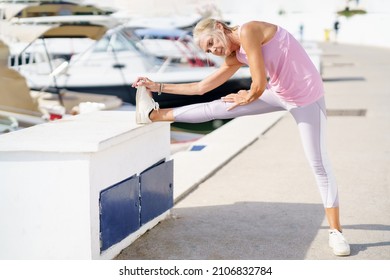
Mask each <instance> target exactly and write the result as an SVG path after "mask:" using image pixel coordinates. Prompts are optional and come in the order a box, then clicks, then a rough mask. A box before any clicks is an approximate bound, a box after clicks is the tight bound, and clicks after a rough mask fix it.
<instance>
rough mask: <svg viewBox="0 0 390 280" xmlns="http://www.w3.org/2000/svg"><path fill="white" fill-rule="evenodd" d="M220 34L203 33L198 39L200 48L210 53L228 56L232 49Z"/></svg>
mask: <svg viewBox="0 0 390 280" xmlns="http://www.w3.org/2000/svg"><path fill="white" fill-rule="evenodd" d="M220 37H221V36H213V35H204V36H202V37H201V39H200V41H199V46H200V48H201V49H202V50H203V51H205V52H206V53H212V54H214V55H217V56H229V55H230V54H231V53H232V50H231V49H230V47H229V45H230V44H229V42H224V41H223V40H222V38H220Z"/></svg>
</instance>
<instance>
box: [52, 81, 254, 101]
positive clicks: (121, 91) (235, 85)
mask: <svg viewBox="0 0 390 280" xmlns="http://www.w3.org/2000/svg"><path fill="white" fill-rule="evenodd" d="M250 84H251V79H250V78H240V79H231V80H228V81H227V82H226V83H224V84H223V85H221V86H219V87H217V88H215V89H214V90H212V91H210V92H208V93H206V94H204V95H180V94H164V93H163V94H161V95H158V94H157V93H153V98H154V100H155V101H156V102H158V103H159V105H160V108H174V107H180V106H185V105H189V104H195V103H203V102H209V101H213V100H216V99H219V98H221V97H223V96H226V95H227V94H230V93H235V92H238V91H239V90H241V89H249V88H250ZM66 89H67V90H70V91H76V92H80V93H82V92H85V93H95V94H105V95H114V96H117V97H119V98H120V99H122V100H123V102H125V103H130V104H133V105H135V94H136V89H135V88H133V87H131V86H130V85H126V86H125V85H112V86H110V85H106V86H73V87H69V86H67V87H66ZM49 90H50V89H49ZM52 90H53V91H55V89H52Z"/></svg>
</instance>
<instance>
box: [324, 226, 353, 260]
mask: <svg viewBox="0 0 390 280" xmlns="http://www.w3.org/2000/svg"><path fill="white" fill-rule="evenodd" d="M329 246H330V247H331V248H332V249H333V253H334V254H335V255H336V256H349V255H350V254H351V249H350V247H349V244H348V241H347V240H346V239H345V237H344V236H343V234H342V233H341V232H340V231H338V230H337V229H331V230H329Z"/></svg>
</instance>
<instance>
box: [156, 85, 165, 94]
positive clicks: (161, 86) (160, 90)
mask: <svg viewBox="0 0 390 280" xmlns="http://www.w3.org/2000/svg"><path fill="white" fill-rule="evenodd" d="M163 88H164V84H163V83H160V88H159V90H158V93H157V94H158V95H161V93H162V91H163Z"/></svg>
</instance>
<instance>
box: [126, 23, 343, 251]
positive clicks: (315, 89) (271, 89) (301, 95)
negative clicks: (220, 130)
mask: <svg viewBox="0 0 390 280" xmlns="http://www.w3.org/2000/svg"><path fill="white" fill-rule="evenodd" d="M193 33H194V39H195V42H196V43H197V44H198V46H199V47H200V48H201V49H202V50H204V51H205V52H207V53H212V54H214V55H217V56H223V57H225V61H224V63H223V65H222V66H221V67H220V68H219V69H218V70H216V71H215V72H214V73H213V74H211V75H210V76H208V77H207V78H205V79H204V80H202V81H199V82H194V83H186V84H166V83H164V84H162V83H158V82H154V81H151V80H150V79H148V78H147V77H139V78H138V79H137V80H136V81H135V82H134V83H133V85H132V86H133V87H138V88H139V90H140V89H141V88H143V89H146V91H145V92H143V93H140V92H139V93H137V105H136V107H137V110H136V118H137V123H150V122H154V121H175V122H189V123H198V122H205V121H210V120H213V119H232V118H235V117H239V116H244V115H254V114H264V113H269V112H273V111H280V110H287V111H289V112H290V113H291V115H292V116H293V117H294V119H295V120H296V123H297V126H298V129H299V132H300V135H301V139H302V143H303V147H304V151H305V154H306V157H307V159H308V161H309V163H310V165H311V167H312V169H313V172H314V175H315V177H316V181H317V184H318V187H319V190H320V195H321V198H322V201H323V205H324V208H325V214H326V217H327V220H328V223H329V226H330V229H329V245H330V247H331V248H332V249H333V253H334V254H335V255H338V256H346V255H349V254H350V247H349V244H348V242H347V241H346V239H345V238H344V236H343V234H342V228H341V225H340V219H339V199H338V188H337V184H336V181H335V178H334V173H333V171H332V169H331V164H330V162H329V159H328V157H327V155H326V147H325V132H326V131H325V130H326V108H325V101H324V88H323V83H322V79H321V76H320V74H319V73H318V71H317V69H316V68H315V66H314V65H313V63H312V62H311V60H310V58H309V56H308V55H307V54H306V52H305V50H304V49H303V48H302V46H301V45H300V44H299V42H298V41H297V40H296V39H295V38H294V37H293V36H292V35H291V34H290V33H289V32H287V31H286V30H285V29H283V28H282V27H280V26H277V25H274V24H271V23H267V22H261V21H251V22H247V23H245V24H243V25H241V26H236V27H229V26H228V25H226V24H225V23H223V22H221V21H218V20H215V19H205V20H202V21H200V22H199V23H198V24H197V25H196V27H195V28H194V32H193ZM244 65H248V66H249V68H250V72H251V77H252V83H251V86H250V89H249V90H246V89H243V90H240V91H239V92H237V93H230V94H228V93H227V95H226V96H225V97H223V98H222V99H219V100H215V101H212V102H208V103H200V104H193V105H188V106H183V107H178V108H172V109H159V108H158V104H157V103H156V102H155V101H154V100H153V99H152V97H151V94H150V91H153V92H159V93H161V92H164V93H168V94H185V95H201V94H204V93H206V92H208V91H210V90H212V89H214V88H216V87H218V86H220V85H221V84H223V83H224V82H226V81H227V80H228V79H229V78H230V77H231V76H232V75H233V74H234V73H235V72H236V71H237V70H238V69H239V68H240V67H242V66H244Z"/></svg>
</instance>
